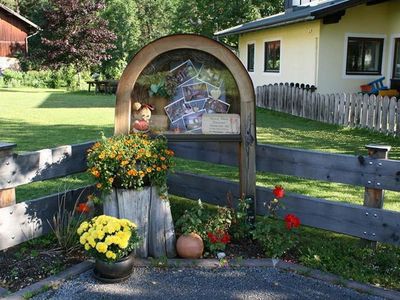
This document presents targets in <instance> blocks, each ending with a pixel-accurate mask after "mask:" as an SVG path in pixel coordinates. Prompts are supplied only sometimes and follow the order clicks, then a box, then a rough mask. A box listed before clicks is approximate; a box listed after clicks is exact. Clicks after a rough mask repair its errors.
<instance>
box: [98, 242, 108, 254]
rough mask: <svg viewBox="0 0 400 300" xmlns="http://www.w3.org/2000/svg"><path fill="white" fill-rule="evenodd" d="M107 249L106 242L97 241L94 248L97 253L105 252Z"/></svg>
mask: <svg viewBox="0 0 400 300" xmlns="http://www.w3.org/2000/svg"><path fill="white" fill-rule="evenodd" d="M107 249H108V246H107V244H106V243H102V242H99V243H97V245H96V250H97V251H98V252H99V253H106V252H107Z"/></svg>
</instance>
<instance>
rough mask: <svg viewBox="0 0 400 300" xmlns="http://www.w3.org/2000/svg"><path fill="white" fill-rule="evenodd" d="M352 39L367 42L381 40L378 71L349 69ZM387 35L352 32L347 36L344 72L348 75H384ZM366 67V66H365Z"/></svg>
mask: <svg viewBox="0 0 400 300" xmlns="http://www.w3.org/2000/svg"><path fill="white" fill-rule="evenodd" d="M350 40H358V41H362V42H363V43H365V42H366V41H378V42H380V48H379V54H380V55H379V61H378V70H377V71H365V70H361V71H349V70H348V58H349V57H348V56H349V42H350ZM385 42H386V37H385V36H382V35H362V34H351V35H347V36H346V42H345V57H344V74H345V75H346V76H377V75H378V76H382V74H383V66H384V56H385V44H386V43H385ZM362 51H363V53H362V56H365V46H364V47H363V50H362ZM363 63H364V59H363ZM363 68H364V66H363Z"/></svg>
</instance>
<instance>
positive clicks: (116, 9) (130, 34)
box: [101, 0, 141, 78]
mask: <svg viewBox="0 0 400 300" xmlns="http://www.w3.org/2000/svg"><path fill="white" fill-rule="evenodd" d="M137 14H138V10H137V6H136V3H135V2H134V1H126V0H107V1H106V9H105V11H104V12H103V14H102V16H103V17H104V19H106V20H107V21H108V27H109V29H110V30H111V31H113V32H114V33H115V35H116V40H115V42H114V45H115V48H113V49H109V50H108V51H107V54H108V55H109V56H110V57H111V58H110V59H108V60H104V61H103V62H102V65H101V71H102V73H103V74H104V75H105V76H106V77H107V78H118V77H119V76H120V75H121V73H122V71H123V70H124V68H125V66H126V64H127V63H128V61H129V59H130V58H131V57H132V55H133V54H134V53H135V52H136V51H137V50H138V48H139V36H140V34H141V31H140V22H139V19H138V17H137Z"/></svg>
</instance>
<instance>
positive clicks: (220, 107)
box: [204, 98, 230, 114]
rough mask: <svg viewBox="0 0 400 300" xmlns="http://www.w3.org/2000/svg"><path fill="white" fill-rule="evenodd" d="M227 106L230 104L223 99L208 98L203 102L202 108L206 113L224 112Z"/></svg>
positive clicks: (227, 108) (226, 110)
mask: <svg viewBox="0 0 400 300" xmlns="http://www.w3.org/2000/svg"><path fill="white" fill-rule="evenodd" d="M229 106H230V104H228V103H226V102H224V101H221V100H216V99H213V98H208V99H207V100H206V103H205V104H204V109H205V111H206V112H207V113H208V114H213V113H219V114H225V113H227V112H228V110H229Z"/></svg>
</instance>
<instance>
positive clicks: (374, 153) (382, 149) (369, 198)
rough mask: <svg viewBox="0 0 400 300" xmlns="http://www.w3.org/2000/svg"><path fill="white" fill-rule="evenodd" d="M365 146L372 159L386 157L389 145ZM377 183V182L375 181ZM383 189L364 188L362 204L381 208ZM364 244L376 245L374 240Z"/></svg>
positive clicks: (387, 156) (373, 246)
mask: <svg viewBox="0 0 400 300" xmlns="http://www.w3.org/2000/svg"><path fill="white" fill-rule="evenodd" d="M365 148H367V150H368V156H369V157H370V158H373V159H388V158H389V151H390V149H391V147H390V146H383V145H382V146H381V145H366V146H365ZM377 185H379V183H377ZM384 192H385V191H384V190H381V189H372V188H365V193H364V206H367V207H372V208H382V207H383V199H384ZM365 245H368V246H370V247H372V248H375V247H376V242H373V241H365Z"/></svg>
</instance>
